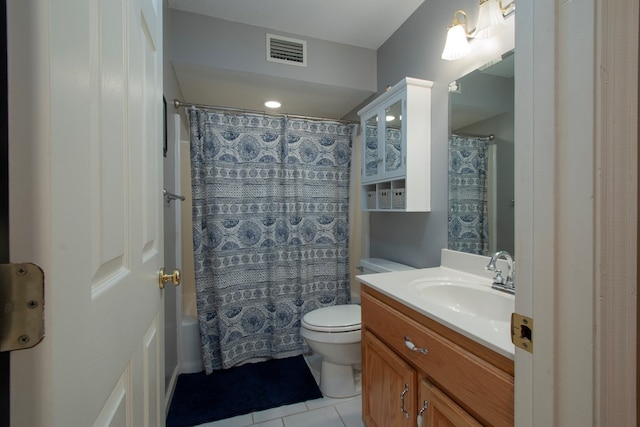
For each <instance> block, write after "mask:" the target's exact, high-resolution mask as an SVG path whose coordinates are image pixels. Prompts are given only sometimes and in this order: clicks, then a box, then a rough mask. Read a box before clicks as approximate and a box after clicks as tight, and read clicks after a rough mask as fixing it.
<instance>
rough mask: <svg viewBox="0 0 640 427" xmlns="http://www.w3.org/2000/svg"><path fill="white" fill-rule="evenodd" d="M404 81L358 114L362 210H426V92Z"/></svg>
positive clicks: (419, 83)
mask: <svg viewBox="0 0 640 427" xmlns="http://www.w3.org/2000/svg"><path fill="white" fill-rule="evenodd" d="M432 86H433V82H430V81H428V80H420V79H414V78H410V77H407V78H405V79H403V80H401V81H400V82H398V83H397V84H395V85H394V86H393V87H392V88H390V89H389V90H388V91H387V92H385V93H384V94H382V95H380V96H379V97H378V98H376V99H375V100H374V101H373V102H371V103H370V104H369V105H367V106H366V107H364V108H363V109H362V110H360V111H359V112H358V115H359V116H360V118H361V123H362V129H363V144H362V164H363V167H362V185H363V187H362V189H363V192H362V193H363V196H362V209H364V210H368V211H396V212H428V211H430V210H431V167H430V163H431V87H432Z"/></svg>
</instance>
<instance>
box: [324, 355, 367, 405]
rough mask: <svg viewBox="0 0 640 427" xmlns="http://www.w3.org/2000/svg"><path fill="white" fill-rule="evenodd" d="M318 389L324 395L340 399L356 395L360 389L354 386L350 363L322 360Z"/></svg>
mask: <svg viewBox="0 0 640 427" xmlns="http://www.w3.org/2000/svg"><path fill="white" fill-rule="evenodd" d="M320 391H321V392H322V394H323V395H324V396H326V397H333V398H335V399H342V398H345V397H352V396H357V395H359V394H360V390H358V389H357V388H356V382H355V377H354V375H353V366H352V365H337V364H335V363H330V362H325V361H324V360H323V361H322V368H321V370H320Z"/></svg>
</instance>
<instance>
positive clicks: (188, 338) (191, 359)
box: [180, 295, 204, 374]
mask: <svg viewBox="0 0 640 427" xmlns="http://www.w3.org/2000/svg"><path fill="white" fill-rule="evenodd" d="M200 352H201V349H200V331H199V328H198V317H197V311H196V299H195V295H193V297H191V295H183V310H182V321H181V322H180V354H181V360H180V373H181V374H192V373H195V372H201V371H203V370H204V366H203V365H202V356H201V353H200Z"/></svg>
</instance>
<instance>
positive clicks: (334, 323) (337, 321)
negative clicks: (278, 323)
mask: <svg viewBox="0 0 640 427" xmlns="http://www.w3.org/2000/svg"><path fill="white" fill-rule="evenodd" d="M361 323H362V317H361V315H360V306H359V305H356V304H345V305H334V306H331V307H324V308H319V309H317V310H313V311H310V312H309V313H307V314H305V315H304V317H303V318H302V326H303V327H304V328H306V329H308V330H311V331H317V332H352V331H358V330H360V328H361Z"/></svg>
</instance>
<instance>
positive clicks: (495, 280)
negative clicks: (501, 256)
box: [484, 259, 504, 284]
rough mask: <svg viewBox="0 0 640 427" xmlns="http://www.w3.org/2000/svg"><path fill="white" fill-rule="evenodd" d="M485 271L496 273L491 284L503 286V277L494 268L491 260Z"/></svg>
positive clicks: (494, 265)
mask: <svg viewBox="0 0 640 427" xmlns="http://www.w3.org/2000/svg"><path fill="white" fill-rule="evenodd" d="M484 269H485V270H489V271H493V272H494V273H496V275H495V277H494V278H493V283H499V284H504V277H503V276H502V270H501V269H499V268H498V267H497V266H496V263H495V261H494V260H493V259H492V260H491V261H490V262H489V264H487V266H486V267H485V268H484Z"/></svg>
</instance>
